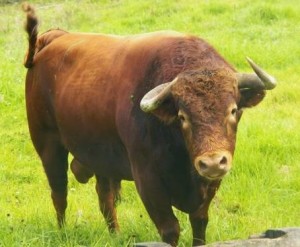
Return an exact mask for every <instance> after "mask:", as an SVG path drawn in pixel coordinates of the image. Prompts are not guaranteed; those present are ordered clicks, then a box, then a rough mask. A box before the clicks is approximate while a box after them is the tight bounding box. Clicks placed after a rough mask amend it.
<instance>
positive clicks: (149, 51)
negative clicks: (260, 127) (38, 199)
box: [26, 30, 263, 245]
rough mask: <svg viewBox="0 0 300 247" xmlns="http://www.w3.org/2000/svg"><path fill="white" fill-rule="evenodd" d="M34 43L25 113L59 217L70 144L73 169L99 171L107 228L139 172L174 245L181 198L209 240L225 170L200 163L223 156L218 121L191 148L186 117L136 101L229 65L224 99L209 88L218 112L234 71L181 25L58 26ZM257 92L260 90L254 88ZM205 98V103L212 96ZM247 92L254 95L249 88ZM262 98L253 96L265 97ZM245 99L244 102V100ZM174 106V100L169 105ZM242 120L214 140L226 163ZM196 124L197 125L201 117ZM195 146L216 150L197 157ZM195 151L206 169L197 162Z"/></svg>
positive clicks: (232, 96) (232, 91)
mask: <svg viewBox="0 0 300 247" xmlns="http://www.w3.org/2000/svg"><path fill="white" fill-rule="evenodd" d="M36 44H37V45H36V47H35V55H34V58H33V57H30V52H31V53H34V52H33V51H32V50H31V51H29V55H28V58H27V64H26V65H27V67H29V70H28V73H27V78H26V103H27V113H28V122H29V128H30V133H31V137H32V140H33V143H34V146H35V148H36V150H37V152H38V154H39V155H40V157H41V160H42V162H43V165H44V168H45V171H46V174H47V177H48V180H49V184H50V186H51V189H52V199H53V203H54V206H55V208H56V211H57V216H58V221H59V223H60V224H61V223H62V222H63V219H64V213H65V209H66V206H67V203H66V195H67V169H68V163H67V156H68V153H71V154H72V155H73V156H74V160H73V162H72V164H71V168H72V171H73V173H74V174H75V176H76V178H77V179H78V180H79V181H81V182H87V181H88V179H89V177H91V176H93V175H95V176H96V179H97V186H96V188H97V192H98V195H99V200H100V208H101V211H102V213H103V215H104V216H105V218H106V221H107V223H108V226H109V229H110V230H111V231H114V230H118V223H117V219H116V215H115V209H114V200H115V198H116V195H117V193H118V190H119V187H120V181H121V180H123V179H125V180H134V182H135V184H136V186H137V189H138V192H139V194H140V196H141V198H142V200H143V203H144V205H145V207H146V209H147V211H148V213H149V215H150V217H151V218H152V220H153V221H154V223H155V225H156V227H157V228H158V230H159V233H160V234H161V236H162V238H163V240H164V241H166V242H168V243H171V244H172V245H176V243H177V241H178V236H179V224H178V222H177V219H176V217H175V216H174V214H173V211H172V206H175V207H177V208H178V209H180V210H182V211H184V212H186V213H188V214H189V215H190V220H191V224H192V228H193V237H194V244H195V245H198V244H203V243H204V241H205V229H206V224H207V221H208V218H207V211H208V206H209V204H210V202H211V199H212V198H213V196H214V194H215V191H216V189H217V188H218V186H219V184H220V181H221V177H222V176H223V172H222V176H221V175H220V176H219V179H212V180H210V179H207V178H204V177H203V176H200V175H201V174H202V173H201V171H200V172H199V173H200V175H199V174H198V172H197V171H198V170H197V169H202V168H203V170H204V172H206V169H207V167H208V166H209V165H210V162H211V160H212V159H213V158H211V157H212V156H213V155H214V157H215V156H216V155H217V153H216V152H215V151H214V148H213V147H211V146H212V145H210V144H209V141H208V140H209V139H210V138H206V137H205V136H210V135H213V130H211V129H212V128H211V127H210V128H208V129H207V128H206V129H207V130H208V132H207V133H205V131H203V130H202V132H201V131H200V132H201V136H202V137H203V138H202V139H199V138H198V137H197V138H196V142H197V143H199V142H202V143H204V142H205V145H204V146H205V147H206V148H208V149H209V151H207V150H204V151H203V148H202V147H201V150H200V148H197V147H196V146H195V144H193V147H194V148H193V151H191V145H188V144H187V143H189V141H191V138H190V137H186V135H187V134H186V132H185V131H183V132H182V130H181V125H180V122H178V121H169V120H170V117H169V116H167V115H168V114H166V113H165V112H161V109H158V110H157V109H155V111H154V112H155V113H154V114H149V113H145V112H143V111H142V110H141V108H140V101H141V99H142V98H143V96H144V95H145V94H146V93H147V92H149V90H151V89H153V88H155V87H157V86H158V85H160V84H162V83H166V82H169V81H172V80H173V79H174V78H176V77H177V76H178V74H180V73H183V72H185V71H195V70H197V71H202V72H201V74H204V75H205V76H209V77H211V76H212V75H210V74H214V73H215V71H226V73H227V74H229V76H227V77H224V78H225V79H226V78H227V79H228V78H229V79H228V81H229V82H226V83H225V82H224V83H223V82H222V81H220V82H218V88H220V92H221V93H220V92H218V93H215V94H216V95H220V98H219V99H216V97H219V96H213V97H214V99H213V101H214V103H213V105H216V104H217V105H216V106H215V109H213V110H212V109H210V110H209V112H208V113H209V114H210V115H212V114H215V113H214V112H215V111H223V110H222V109H221V108H222V107H223V106H222V104H228V105H230V104H232V103H230V102H235V101H238V100H240V98H241V96H240V95H239V94H238V89H237V86H236V80H235V79H234V78H233V75H234V74H235V70H234V69H233V68H232V67H231V66H230V65H229V64H228V63H227V62H226V61H225V60H224V59H223V58H222V57H221V56H220V55H219V54H218V53H217V52H216V51H215V50H214V49H213V48H212V47H211V46H210V45H209V44H207V43H206V42H205V41H203V40H202V39H199V38H197V37H194V36H189V35H183V34H180V33H175V32H156V33H151V34H145V35H137V36H126V37H121V36H112V35H102V34H82V33H67V32H64V31H61V30H52V31H49V32H47V33H45V34H43V35H41V36H40V38H39V39H38V40H37V43H36ZM210 71H213V72H210ZM206 74H208V75H206ZM222 78H223V77H222ZM231 78H232V79H231ZM227 79H226V80H227ZM209 80H210V79H209ZM177 84H179V83H177ZM213 87H214V86H213ZM227 91H228V92H227ZM223 92H226V93H225V96H224V95H222V94H223ZM177 94H178V95H179V93H178V92H177ZM177 94H175V93H174V95H177ZM248 94H249V93H248ZM254 95H255V97H257V92H256V93H254ZM174 97H175V96H174ZM178 97H179V96H178ZM186 97H189V96H188V95H187V96H186ZM199 97H200V95H199ZM201 97H202V104H204V103H205V101H206V100H207V101H210V100H211V99H210V98H209V97H208V96H205V95H204V96H203V95H202V96H201ZM206 97H207V98H206ZM247 97H248V98H251V99H252V98H253V97H252V94H251V97H250V96H249V95H248V96H247ZM184 98H185V97H183V98H182V97H181V98H180V102H181V100H182V99H183V100H184ZM248 98H246V99H248ZM257 98H258V100H256V101H257V102H256V101H255V103H253V104H252V105H255V104H257V103H258V102H259V101H260V100H261V99H262V98H263V96H261V95H260V96H258V97H257ZM177 101H178V100H177ZM177 101H176V102H177ZM218 101H220V103H218ZM178 102H179V101H178ZM229 103H230V104H229ZM243 104H245V105H243V106H241V107H245V106H248V105H246V103H245V102H244V103H243ZM218 105H219V106H218ZM172 107H173V106H168V102H167V103H166V106H164V108H165V109H169V108H172ZM230 107H231V106H230ZM179 108H180V107H179ZM175 109H177V108H176V107H175ZM180 109H181V108H180ZM205 109H206V108H205ZM218 109H220V110H218ZM230 109H231V108H230ZM234 109H235V108H234ZM177 110H178V109H177ZM177 110H176V111H177ZM190 110H191V109H190ZM173 111H174V109H173V108H172V110H170V112H173ZM226 111H227V110H226ZM170 112H169V114H170ZM222 114H223V113H222ZM222 114H221V117H222V118H223V115H222ZM224 114H225V113H224ZM226 114H227V113H226ZM154 115H156V116H154ZM219 115H220V114H216V117H219ZM157 116H158V117H157ZM176 116H177V113H176ZM166 118H167V119H166ZM172 119H173V118H172ZM208 119H209V118H208ZM226 121H227V120H226ZM230 121H231V120H230ZM234 121H235V120H234ZM237 121H238V120H236V123H235V122H234V123H229V124H228V125H230V128H229V127H228V126H227V127H226V126H225V127H226V128H225V129H226V130H224V133H226V136H227V137H226V138H227V139H228V140H229V141H228V140H227V139H226V138H225V139H226V140H225V139H224V140H225V141H224V140H223V139H222V138H223V137H222V133H223V132H220V131H217V133H218V135H217V137H216V139H218V137H220V140H219V141H218V140H217V143H221V144H222V145H221V144H216V145H217V146H218V145H219V146H218V147H217V149H218V150H219V149H220V150H221V151H222V150H226V152H225V151H222V152H223V153H222V156H220V157H221V158H222V159H221V161H218V162H220V164H221V165H227V162H228V163H230V162H229V161H231V160H230V159H231V155H232V154H233V151H234V144H235V132H234V131H232V130H228V128H229V129H231V128H232V129H233V130H235V129H236V127H235V126H236V124H237ZM166 122H167V123H168V124H166ZM223 122H224V121H223V120H222V121H221V120H220V121H219V120H218V123H223ZM191 123H192V121H191ZM210 123H211V126H214V125H216V124H214V123H213V122H212V121H210ZM198 125H199V126H200V124H198ZM202 125H203V124H202ZM202 125H201V126H202ZM205 125H207V123H205ZM231 125H232V126H231ZM199 128H200V127H199ZM193 131H194V132H198V130H197V131H196V130H195V126H193ZM228 131H229V132H228ZM194 132H193V133H194ZM219 132H220V133H221V134H220V133H219ZM231 132H232V133H231ZM210 133H211V134H210ZM221 137H222V138H221ZM221 139H222V140H221ZM195 150H196V151H197V152H198V153H201V152H202V153H205V152H206V153H209V152H210V153H212V152H214V153H213V155H212V156H211V157H210V156H205V157H204V158H201V159H200V158H198V156H199V154H198V153H196V151H195ZM197 155H198V156H197ZM218 155H219V154H218ZM199 157H200V156H199ZM201 157H202V156H201ZM217 158H218V159H219V156H218V157H217ZM193 159H195V160H197V162H198V163H199V164H200V165H199V167H200V168H196V169H195V168H193V167H194V160H193ZM199 159H200V160H199ZM214 159H215V158H214ZM197 162H196V161H195V164H196V163H197ZM198 163H197V164H198ZM197 164H196V166H197ZM218 169H219V168H218ZM222 169H223V168H222ZM218 172H219V171H218ZM214 173H215V174H218V173H216V171H214ZM215 174H214V176H215Z"/></svg>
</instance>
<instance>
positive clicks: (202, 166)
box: [199, 160, 208, 170]
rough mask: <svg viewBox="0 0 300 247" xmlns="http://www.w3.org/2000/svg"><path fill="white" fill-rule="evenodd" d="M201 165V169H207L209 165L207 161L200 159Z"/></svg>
mask: <svg viewBox="0 0 300 247" xmlns="http://www.w3.org/2000/svg"><path fill="white" fill-rule="evenodd" d="M199 167H200V170H206V169H207V167H208V166H207V164H206V163H204V162H203V161H202V160H200V161H199Z"/></svg>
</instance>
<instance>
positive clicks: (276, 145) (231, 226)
mask: <svg viewBox="0 0 300 247" xmlns="http://www.w3.org/2000/svg"><path fill="white" fill-rule="evenodd" d="M4 2H10V3H9V4H8V3H4ZM13 2H14V1H4V0H0V246H1V247H2V246H5V247H6V246H7V247H10V246H16V247H17V246H68V247H71V246H78V247H79V246H113V247H114V246H131V245H132V244H133V243H135V242H139V241H158V240H159V239H160V238H159V236H158V234H157V232H156V229H155V227H154V225H153V224H152V222H151V221H150V219H149V217H148V215H147V213H146V211H145V209H144V208H143V206H142V203H141V201H140V199H139V198H138V196H137V193H136V191H135V188H134V185H133V183H130V182H124V183H123V184H122V185H123V189H122V201H121V203H120V205H119V206H118V213H119V221H120V225H121V230H122V232H121V233H120V234H119V235H109V233H108V231H107V229H106V226H105V223H104V220H103V218H102V216H101V215H100V213H99V210H98V202H97V196H96V193H95V190H94V180H92V181H90V183H89V184H87V185H81V184H78V183H77V182H76V181H75V179H74V177H73V176H72V174H70V179H69V181H70V182H69V197H68V201H69V207H68V210H67V226H66V227H65V228H64V229H62V230H59V229H58V228H57V226H56V219H55V213H54V208H53V206H52V202H51V198H50V191H49V187H48V184H47V181H46V176H45V174H44V172H43V169H42V166H41V164H40V161H39V159H38V157H37V155H36V153H35V151H34V149H33V147H32V144H31V141H30V138H29V133H28V130H27V122H26V112H25V102H24V78H25V74H26V69H25V68H24V67H23V65H22V62H23V59H24V55H25V52H26V49H27V36H26V34H25V32H24V31H23V24H24V20H25V15H24V14H23V13H22V11H21V3H20V2H18V1H15V2H16V3H13ZM43 2H45V1H32V3H34V4H35V6H36V8H37V14H38V15H39V17H40V19H41V26H40V31H41V32H42V31H46V30H47V29H49V28H56V27H60V28H62V29H67V30H69V31H81V32H103V33H113V34H133V33H143V32H150V31H155V30H163V29H168V30H170V29H171V30H176V31H181V32H186V33H192V34H196V35H199V36H201V37H202V38H204V39H206V40H208V41H209V42H210V43H211V44H212V45H213V46H214V47H215V48H216V49H217V50H218V51H219V52H220V53H221V54H222V55H223V56H224V57H225V58H227V60H228V61H229V62H231V63H232V64H233V65H234V66H235V67H236V68H237V69H238V70H240V71H248V72H249V71H251V70H250V68H249V66H248V65H247V63H246V61H245V56H249V57H251V58H252V59H253V60H255V61H256V62H257V63H258V64H260V65H261V66H262V67H264V68H265V69H266V70H267V71H268V72H270V73H271V74H273V75H274V76H275V77H277V80H278V87H277V88H276V89H275V90H273V91H271V92H268V94H267V97H266V99H265V100H264V101H263V102H262V103H261V104H260V105H259V106H258V107H256V108H253V109H249V110H247V111H245V113H244V115H243V118H242V120H241V122H240V124H239V132H238V141H237V147H236V152H235V158H234V167H233V170H232V172H231V173H230V175H229V176H227V177H226V178H225V179H224V181H223V183H222V186H221V188H220V190H219V191H218V193H217V196H216V198H215V199H214V201H213V203H212V205H211V207H210V222H209V225H208V229H207V240H208V242H209V243H212V242H215V241H221V240H229V239H237V238H247V237H248V236H249V235H251V234H254V233H258V232H262V231H264V230H266V229H267V228H271V227H272V228H273V227H286V226H300V144H299V143H300V15H299V13H300V5H299V2H298V0H265V1H259V0H224V1H217V0H215V1H213V0H207V1H196V0H185V1H169V0H160V1H158V0H147V1H146V0H144V1H135V0H112V1H109V0H101V1H100V0H99V1H96V0H88V1H83V0H82V1H81V0H76V1H67V0H66V1H59V0H57V1H54V0H51V1H50V0H49V1H47V2H48V3H47V4H45V3H43ZM200 2H201V3H200ZM176 214H177V215H178V217H179V219H180V223H181V238H180V243H179V246H189V245H191V230H190V226H189V222H188V216H187V215H185V214H183V213H181V212H179V211H176Z"/></svg>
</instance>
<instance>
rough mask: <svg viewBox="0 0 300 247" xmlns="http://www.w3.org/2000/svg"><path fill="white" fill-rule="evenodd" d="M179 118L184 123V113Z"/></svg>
mask: <svg viewBox="0 0 300 247" xmlns="http://www.w3.org/2000/svg"><path fill="white" fill-rule="evenodd" d="M178 119H179V120H180V122H181V123H184V121H185V117H184V116H183V115H182V114H179V115H178Z"/></svg>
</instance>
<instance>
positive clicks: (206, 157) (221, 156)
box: [194, 151, 232, 180]
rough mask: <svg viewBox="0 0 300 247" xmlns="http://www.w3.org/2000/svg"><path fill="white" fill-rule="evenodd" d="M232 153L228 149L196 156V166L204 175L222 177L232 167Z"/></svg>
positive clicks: (212, 177) (215, 177)
mask: <svg viewBox="0 0 300 247" xmlns="http://www.w3.org/2000/svg"><path fill="white" fill-rule="evenodd" d="M231 162H232V155H231V153H230V152H228V151H219V152H214V153H208V154H207V153H205V154H202V155H200V156H198V157H196V158H195V162H194V165H195V168H196V170H197V171H198V173H199V174H200V175H201V176H202V177H206V178H208V179H211V180H215V179H221V178H222V177H223V176H224V175H225V174H226V173H227V172H228V171H229V170H230V168H231Z"/></svg>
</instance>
